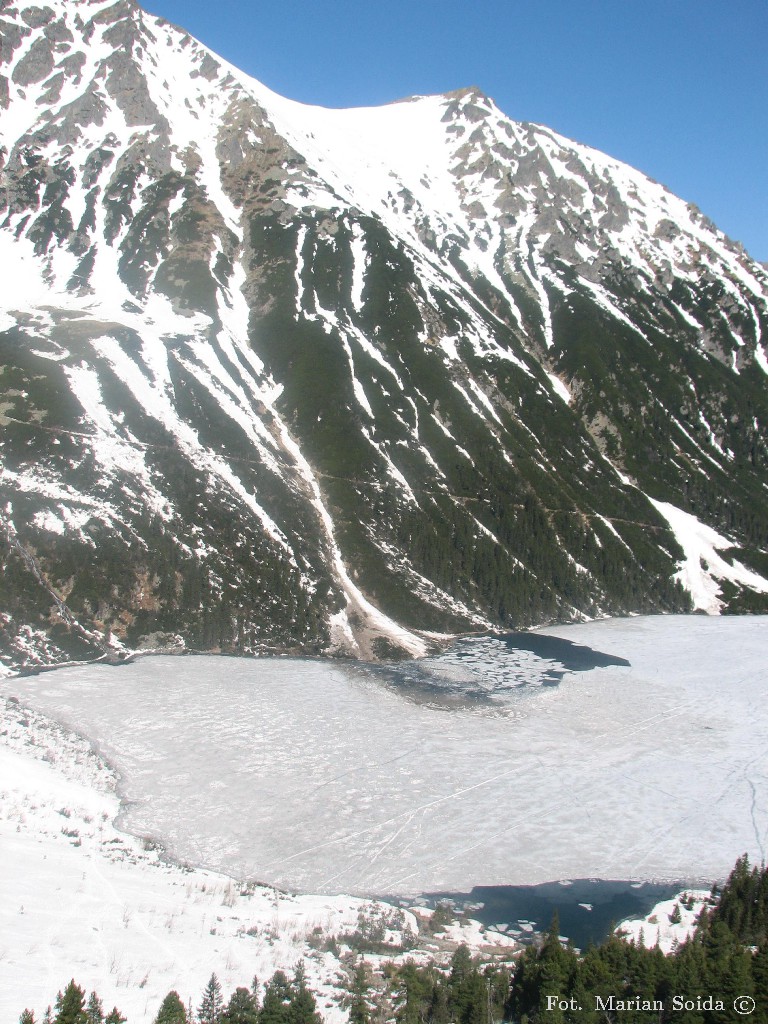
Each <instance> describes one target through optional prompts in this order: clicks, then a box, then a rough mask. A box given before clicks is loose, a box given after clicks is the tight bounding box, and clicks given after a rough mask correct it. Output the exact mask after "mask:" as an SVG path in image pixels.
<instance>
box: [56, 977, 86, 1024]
mask: <svg viewBox="0 0 768 1024" xmlns="http://www.w3.org/2000/svg"><path fill="white" fill-rule="evenodd" d="M54 1021H55V1024H88V1017H87V1016H86V1013H85V992H84V991H83V989H81V988H80V986H79V985H77V984H76V983H75V979H74V978H73V979H72V980H71V981H70V983H69V984H68V985H67V987H66V988H65V989H64V991H63V992H59V994H58V995H57V996H56V1016H55V1017H54Z"/></svg>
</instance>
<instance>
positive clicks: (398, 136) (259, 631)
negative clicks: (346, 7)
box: [0, 0, 768, 670]
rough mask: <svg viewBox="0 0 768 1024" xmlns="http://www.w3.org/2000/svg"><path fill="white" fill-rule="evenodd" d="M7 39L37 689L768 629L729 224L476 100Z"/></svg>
mask: <svg viewBox="0 0 768 1024" xmlns="http://www.w3.org/2000/svg"><path fill="white" fill-rule="evenodd" d="M0 18H2V19H3V21H4V24H3V39H4V44H3V49H2V52H0V60H1V61H2V69H1V70H2V77H1V78H0V104H2V105H3V110H2V115H1V116H0V146H2V153H3V161H2V175H3V180H2V187H3V191H2V204H1V205H0V251H2V252H3V260H4V264H5V265H6V266H7V267H8V268H9V269H8V287H7V289H6V296H5V298H4V302H3V306H2V312H0V327H2V328H3V330H2V333H1V334H0V345H2V354H1V355H0V361H1V362H2V366H3V378H4V381H3V382H4V391H5V397H4V401H3V405H2V408H1V409H0V415H1V416H2V418H3V424H4V426H5V428H6V431H5V437H4V440H3V478H2V481H1V482H0V487H2V490H3V491H4V495H3V505H4V509H5V511H4V513H3V522H4V532H5V536H6V543H7V546H6V554H5V569H6V579H7V580H8V581H9V582H8V597H7V603H6V606H5V607H4V608H3V609H2V613H3V627H2V632H3V633H4V636H3V644H2V647H3V651H4V654H3V657H4V660H5V661H6V663H7V665H8V666H9V668H10V669H11V670H16V669H18V668H20V667H21V668H23V667H24V666H25V665H26V666H28V667H34V666H36V665H40V664H49V663H55V662H57V661H58V660H66V659H68V658H71V657H73V656H78V657H79V656H85V657H88V656H91V655H93V654H99V653H101V652H103V651H113V652H120V651H126V650H133V649H141V648H146V647H150V648H151V647H157V646H160V647H163V646H170V647H172V648H174V649H175V648H197V649H206V650H210V649H222V650H231V651H241V652H249V651H258V650H264V649H273V648H277V649H292V650H295V649H299V650H306V651H315V652H320V651H326V652H327V651H337V652H345V653H351V654H353V655H355V656H363V657H381V656H388V655H391V654H393V653H395V652H396V651H398V650H399V651H401V652H404V653H406V654H409V655H418V654H421V653H424V652H425V651H426V650H427V649H428V647H429V644H430V642H431V640H430V634H437V633H448V634H451V633H456V632H461V631H465V630H467V629H504V628H510V627H512V626H514V627H519V626H527V625H533V624H536V623H539V622H543V621H549V620H552V619H569V618H578V617H581V616H584V615H587V616H594V615H602V614H620V613H627V612H631V611H664V610H684V609H685V608H687V607H690V603H691V600H692V602H693V604H694V605H695V606H697V607H699V608H701V609H703V610H709V611H716V610H719V609H720V608H726V609H730V610H750V609H755V610H762V609H764V607H765V600H766V599H765V594H766V593H768V581H766V578H765V576H766V575H768V556H766V554H765V550H766V547H768V544H766V538H767V537H768V516H766V513H765V511H764V508H765V502H764V490H765V487H766V486H768V485H767V484H766V481H765V458H766V450H767V446H766V436H765V418H766V412H768V410H766V395H765V375H766V373H768V359H767V358H766V353H765V348H764V337H765V332H766V329H768V275H767V274H766V273H765V272H764V270H763V269H762V268H761V267H760V266H759V265H758V264H756V263H755V262H754V261H752V260H750V259H749V257H748V256H747V255H746V253H744V251H743V249H740V248H739V247H738V245H736V244H735V243H731V242H730V241H729V240H727V239H726V238H725V236H724V235H722V233H721V232H718V231H717V230H716V229H714V228H713V226H711V224H710V222H708V221H707V220H706V218H705V217H704V216H703V215H702V214H701V213H700V212H699V211H697V210H696V209H695V208H693V207H691V206H690V205H687V204H685V203H684V202H683V201H682V200H679V199H677V198H676V197H674V196H673V195H672V194H671V193H669V192H668V191H667V190H666V189H664V188H663V186H660V185H657V184H655V183H653V182H652V181H651V180H650V179H648V178H647V177H646V176H645V175H642V174H641V173H640V172H638V171H634V170H632V169H631V168H628V167H626V165H623V164H621V163H620V162H619V161H615V160H612V159H611V158H610V157H606V156H604V155H603V154H599V153H598V152H597V151H594V150H590V149H589V148H588V147H584V146H581V145H580V144H578V143H572V142H569V141H568V140H566V139H564V138H563V137H562V136H559V135H557V133H554V132H551V131H550V130H549V129H546V128H543V127H541V126H535V125H530V124H525V123H521V122H513V121H510V120H509V119H508V118H506V117H505V116H504V115H503V114H502V113H501V112H500V111H498V108H496V107H495V105H494V104H493V102H492V101H491V100H490V99H488V98H487V97H485V96H484V95H483V94H482V93H481V92H480V90H478V89H477V88H475V87H470V88H468V89H460V90H457V91H455V92H453V93H449V94H446V95H445V96H435V97H414V98H410V99H409V100H404V101H400V102H398V103H396V104H392V105H388V106H386V107H382V108H367V109H366V108H362V109H359V110H355V109H351V110H329V109H327V108H313V107H307V106H305V105H302V104H297V103H295V102H294V101H290V100H285V99H283V98H281V97H278V96H277V95H276V94H274V93H272V92H271V91H270V90H268V89H267V88H266V87H264V86H262V85H261V84H260V83H258V82H256V80H254V79H251V78H250V77H249V76H247V75H244V74H242V73H241V72H238V71H237V69H234V68H232V66H231V65H228V64H227V62H226V61H223V60H221V59H220V58H218V57H216V56H215V55H214V54H212V53H211V52H210V51H208V50H207V49H206V48H205V47H204V46H202V44H200V43H198V42H197V41H195V40H193V39H192V38H191V37H190V36H188V35H187V34H186V33H183V31H181V30H177V29H175V28H174V27H173V26H171V25H170V24H169V23H167V22H165V21H163V20H162V19H157V18H154V17H153V16H151V15H148V14H146V13H145V12H143V11H142V10H141V8H139V7H138V6H137V5H136V4H134V3H133V2H132V0H119V2H118V3H115V4H112V3H110V2H109V0H99V2H92V3H86V2H83V0H79V2H78V0H76V2H74V3H69V4H64V3H62V2H60V0H56V2H53V3H50V4H46V5H44V6H38V5H36V4H32V3H27V2H21V3H15V4H9V3H5V4H3V5H2V6H0ZM5 97H7V101H6V100H5ZM686 517H688V518H686ZM729 548H731V549H735V550H734V554H735V555H737V556H738V557H737V558H734V557H733V556H731V559H730V561H729V560H727V559H726V558H723V557H722V554H721V552H723V551H725V550H728V549H729ZM83 566H85V567H86V568H83ZM62 609H66V612H64V611H63V610H62ZM68 617H69V618H68ZM73 623H77V624H78V625H77V626H75V625H73Z"/></svg>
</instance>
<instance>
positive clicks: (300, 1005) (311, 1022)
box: [290, 960, 322, 1024]
mask: <svg viewBox="0 0 768 1024" xmlns="http://www.w3.org/2000/svg"><path fill="white" fill-rule="evenodd" d="M291 989H292V995H291V1006H290V1021H291V1024H322V1022H321V1018H320V1014H319V1013H318V1012H317V1003H316V1002H315V997H314V996H313V995H312V993H311V992H310V990H309V988H308V987H307V977H306V973H305V971H304V961H303V960H300V961H299V963H298V966H297V967H296V973H295V974H294V976H293V984H292V985H291Z"/></svg>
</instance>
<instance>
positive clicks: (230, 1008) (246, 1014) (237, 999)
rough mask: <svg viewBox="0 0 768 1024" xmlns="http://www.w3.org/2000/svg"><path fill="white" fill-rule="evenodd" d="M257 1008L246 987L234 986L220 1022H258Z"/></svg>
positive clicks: (244, 1023) (256, 1023) (239, 1023)
mask: <svg viewBox="0 0 768 1024" xmlns="http://www.w3.org/2000/svg"><path fill="white" fill-rule="evenodd" d="M258 1021H259V1009H258V1006H257V1005H256V1000H255V999H254V998H253V995H252V993H251V992H249V991H248V989H247V988H236V989H235V991H234V992H233V993H232V995H231V997H230V1000H229V1002H228V1003H227V1006H226V1009H225V1010H224V1013H223V1014H222V1016H221V1024H258Z"/></svg>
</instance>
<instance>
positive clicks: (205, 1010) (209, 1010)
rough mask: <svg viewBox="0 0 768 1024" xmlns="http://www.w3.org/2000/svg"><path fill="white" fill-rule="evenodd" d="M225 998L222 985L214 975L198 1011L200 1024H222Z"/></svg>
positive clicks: (204, 991) (206, 987)
mask: <svg viewBox="0 0 768 1024" xmlns="http://www.w3.org/2000/svg"><path fill="white" fill-rule="evenodd" d="M223 1003H224V1001H223V998H222V995H221V985H220V984H219V979H218V978H217V977H216V974H215V973H214V974H212V975H211V977H210V979H209V981H208V984H207V985H206V986H205V988H204V989H203V999H202V1002H201V1003H200V1007H199V1009H198V1011H197V1017H198V1020H199V1022H200V1024H220V1022H221V1014H222V1011H223Z"/></svg>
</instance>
